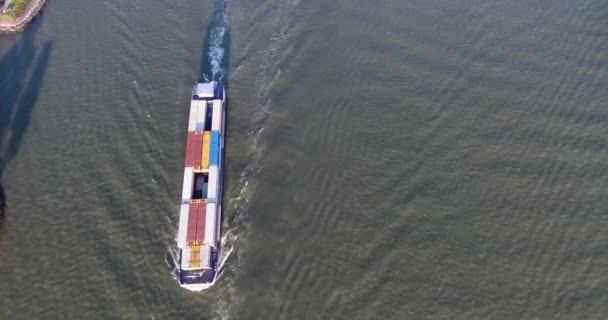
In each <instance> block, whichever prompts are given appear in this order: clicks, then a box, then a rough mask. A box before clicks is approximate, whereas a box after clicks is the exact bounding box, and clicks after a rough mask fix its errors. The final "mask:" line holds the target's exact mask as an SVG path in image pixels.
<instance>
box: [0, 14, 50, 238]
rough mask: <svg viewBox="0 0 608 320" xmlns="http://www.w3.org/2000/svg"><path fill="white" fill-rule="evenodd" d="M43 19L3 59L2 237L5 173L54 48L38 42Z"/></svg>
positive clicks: (0, 133) (0, 112)
mask: <svg viewBox="0 0 608 320" xmlns="http://www.w3.org/2000/svg"><path fill="white" fill-rule="evenodd" d="M40 20H41V19H40V18H38V19H37V21H34V22H33V24H32V25H31V26H29V28H28V29H26V30H25V31H24V33H23V34H21V35H18V36H16V37H19V38H18V41H16V42H15V43H14V44H13V46H12V47H11V48H10V49H9V50H8V51H7V52H6V53H4V54H3V55H2V56H0V235H1V234H2V230H3V225H4V221H6V214H7V213H6V212H7V209H6V207H7V199H6V194H5V192H4V188H3V186H2V178H3V175H4V170H5V169H6V166H7V163H8V162H9V161H10V160H12V159H13V158H14V157H15V155H16V154H17V151H18V150H19V146H20V145H21V141H22V139H23V136H24V135H25V132H26V130H27V127H28V125H29V122H30V115H31V113H32V111H33V109H34V107H35V106H36V103H37V102H38V96H39V93H40V87H41V85H42V82H43V80H44V75H45V72H46V69H47V67H48V63H49V57H50V53H51V49H52V45H51V42H50V41H42V42H40V41H39V42H36V34H37V33H38V30H39V27H40V25H41V21H40Z"/></svg>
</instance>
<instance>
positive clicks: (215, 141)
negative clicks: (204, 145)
mask: <svg viewBox="0 0 608 320" xmlns="http://www.w3.org/2000/svg"><path fill="white" fill-rule="evenodd" d="M219 159H220V133H219V132H217V131H212V132H211V143H210V148H209V165H210V166H213V165H215V166H217V165H218V162H219Z"/></svg>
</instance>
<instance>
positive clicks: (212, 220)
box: [203, 203, 218, 247]
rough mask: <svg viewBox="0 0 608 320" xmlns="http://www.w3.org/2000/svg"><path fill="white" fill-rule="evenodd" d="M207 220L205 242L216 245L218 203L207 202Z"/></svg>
mask: <svg viewBox="0 0 608 320" xmlns="http://www.w3.org/2000/svg"><path fill="white" fill-rule="evenodd" d="M205 218H206V221H205V239H204V242H203V243H204V244H206V245H210V246H212V247H215V245H216V239H215V237H216V235H215V230H216V223H217V221H218V217H217V205H216V204H215V203H207V210H206V217H205Z"/></svg>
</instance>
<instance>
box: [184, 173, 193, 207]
mask: <svg viewBox="0 0 608 320" xmlns="http://www.w3.org/2000/svg"><path fill="white" fill-rule="evenodd" d="M193 186H194V171H193V170H192V167H189V168H185V169H184V185H183V187H182V188H183V189H182V203H188V202H189V201H190V199H192V190H193Z"/></svg>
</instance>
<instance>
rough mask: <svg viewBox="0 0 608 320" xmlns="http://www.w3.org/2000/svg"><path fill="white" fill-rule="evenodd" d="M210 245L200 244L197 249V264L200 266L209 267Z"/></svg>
mask: <svg viewBox="0 0 608 320" xmlns="http://www.w3.org/2000/svg"><path fill="white" fill-rule="evenodd" d="M211 250H212V249H211V247H210V246H202V247H201V248H200V251H199V257H200V262H199V266H200V267H201V268H211V254H212V251H211Z"/></svg>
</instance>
